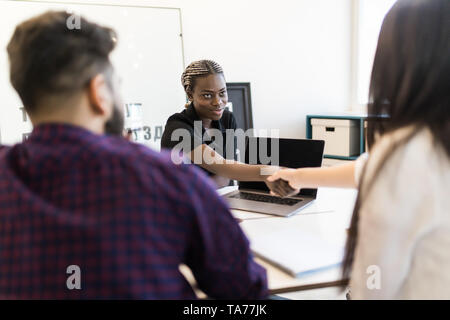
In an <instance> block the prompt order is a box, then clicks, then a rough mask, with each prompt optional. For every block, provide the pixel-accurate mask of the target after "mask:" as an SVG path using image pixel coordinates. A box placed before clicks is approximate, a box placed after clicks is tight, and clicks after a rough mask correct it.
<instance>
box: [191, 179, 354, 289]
mask: <svg viewBox="0 0 450 320" xmlns="http://www.w3.org/2000/svg"><path fill="white" fill-rule="evenodd" d="M236 188H237V187H225V188H222V189H219V190H218V193H219V194H220V195H223V194H226V193H228V192H231V191H233V190H234V189H236ZM356 193H357V192H356V190H353V189H335V188H319V191H318V193H317V199H316V200H315V201H314V203H313V204H311V205H310V206H308V207H306V208H305V209H303V210H302V211H300V212H299V213H298V214H296V215H294V216H291V217H288V218H285V217H278V216H272V215H267V214H260V213H254V212H246V211H241V210H232V214H233V216H234V217H236V218H237V219H239V220H241V221H242V222H241V223H240V225H241V227H242V229H243V230H244V233H245V234H246V235H247V237H248V238H249V240H250V244H251V242H252V237H254V236H255V230H258V229H259V230H264V228H271V227H274V226H276V227H277V228H283V227H285V226H286V227H289V228H295V229H296V230H297V229H298V231H299V232H301V230H305V231H306V230H307V231H308V232H309V233H311V232H313V233H314V234H315V235H317V236H320V237H321V238H322V239H324V240H326V241H329V242H331V243H340V244H344V243H345V239H346V230H347V228H348V227H349V225H350V220H351V215H352V212H353V206H354V203H355V199H356ZM282 245H283V244H282V243H280V246H282ZM296 254H301V252H296ZM255 260H256V261H257V262H258V263H259V264H261V265H262V266H263V267H265V268H266V270H267V276H268V282H269V289H270V291H271V292H272V293H282V292H293V291H299V290H307V289H312V288H316V287H323V286H325V285H324V284H327V285H331V284H337V283H339V281H340V280H341V270H340V268H333V269H329V270H326V271H321V272H318V273H313V274H311V275H307V276H303V277H300V278H296V277H294V276H292V275H290V274H288V273H286V272H284V271H283V270H281V269H280V268H278V267H276V266H275V265H273V264H271V263H269V262H266V261H265V260H262V259H260V258H255ZM183 268H185V267H183ZM184 272H186V273H189V271H187V270H185V269H183V273H184ZM191 276H192V275H188V276H187V277H191ZM200 296H201V295H200Z"/></svg>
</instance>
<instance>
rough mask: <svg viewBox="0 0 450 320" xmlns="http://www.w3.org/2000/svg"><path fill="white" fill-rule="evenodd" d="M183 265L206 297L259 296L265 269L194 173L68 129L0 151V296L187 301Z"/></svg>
mask: <svg viewBox="0 0 450 320" xmlns="http://www.w3.org/2000/svg"><path fill="white" fill-rule="evenodd" d="M180 264H186V265H187V266H189V267H190V269H191V270H192V272H193V274H194V276H195V278H196V280H197V282H198V285H199V287H200V289H202V290H203V291H204V292H205V293H206V294H207V295H208V296H210V297H212V298H219V299H221V298H226V299H243V298H249V299H255V298H265V297H266V296H267V281H266V273H265V270H264V269H263V268H262V267H261V266H259V265H257V264H256V263H255V262H254V261H253V258H252V256H251V253H250V252H249V244H248V240H247V239H246V237H245V235H244V234H243V232H242V230H241V229H240V227H239V225H238V224H237V222H236V221H235V219H234V218H233V217H232V215H231V214H230V212H229V210H228V207H227V205H226V204H225V202H224V201H223V200H222V199H221V198H220V197H219V196H218V195H217V194H216V192H215V191H214V188H213V186H212V184H211V183H210V182H209V181H208V180H207V177H206V176H205V175H204V174H203V173H202V172H200V170H198V169H196V168H195V167H194V166H192V165H183V164H182V165H175V164H173V163H172V161H171V159H170V155H169V154H166V153H157V152H154V151H152V150H150V149H148V148H146V147H144V146H141V145H138V144H134V143H130V142H128V141H126V140H125V139H121V138H116V137H110V136H100V135H96V134H93V133H91V132H89V131H87V130H84V129H82V128H79V127H75V126H70V125H64V124H45V125H40V126H37V127H36V128H35V129H34V130H33V132H32V134H31V136H30V137H29V139H28V140H27V141H26V142H24V143H21V144H17V145H15V146H12V147H1V148H0V296H1V297H2V298H12V299H15V298H20V299H70V298H74V299H78V298H86V299H99V298H101V299H116V298H120V299H193V298H195V294H194V292H193V290H192V288H191V286H190V285H189V283H188V282H187V281H186V280H185V278H184V277H183V275H182V274H181V273H180V271H179V265H180ZM69 266H76V267H78V268H79V271H80V272H78V273H77V272H72V269H70V268H69ZM74 276H76V277H78V278H76V279H78V280H79V284H80V285H81V287H80V288H79V289H78V288H77V287H76V288H73V286H68V283H72V282H71V281H72V280H73V279H75V278H73V277H74ZM74 283H76V281H74Z"/></svg>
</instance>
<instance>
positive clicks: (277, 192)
mask: <svg viewBox="0 0 450 320" xmlns="http://www.w3.org/2000/svg"><path fill="white" fill-rule="evenodd" d="M264 169H265V170H264ZM264 169H263V170H264V171H265V173H266V174H267V173H268V170H270V171H272V172H273V171H274V170H276V171H275V172H274V173H273V174H271V175H270V176H269V177H267V178H266V179H265V180H264V182H265V183H266V185H267V187H269V189H270V193H271V194H272V195H273V196H278V197H282V198H284V197H289V196H292V195H295V194H297V193H298V192H299V191H300V185H299V184H298V183H296V173H297V170H294V169H285V168H279V167H272V168H264ZM263 174H264V173H263ZM269 174H270V173H269Z"/></svg>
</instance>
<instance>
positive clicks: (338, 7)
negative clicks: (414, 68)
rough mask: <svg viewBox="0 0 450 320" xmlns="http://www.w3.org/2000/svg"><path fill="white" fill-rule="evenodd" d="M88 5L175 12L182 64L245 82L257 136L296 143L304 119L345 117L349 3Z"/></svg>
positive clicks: (132, 0) (158, 0) (126, 0)
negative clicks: (276, 132)
mask: <svg viewBox="0 0 450 320" xmlns="http://www.w3.org/2000/svg"><path fill="white" fill-rule="evenodd" d="M60 2H64V1H60ZM70 2H86V1H80V0H71V1H70ZM89 2H96V3H109V4H121V5H124V4H126V5H149V6H164V7H178V8H181V10H182V19H183V21H182V22H183V34H184V48H185V62H186V64H187V63H189V62H191V61H193V60H197V59H203V58H209V59H214V60H216V61H218V62H219V63H221V64H222V66H223V67H224V69H225V73H226V78H227V81H229V82H251V86H252V103H253V116H254V125H255V128H256V129H269V130H270V129H280V130H281V131H280V135H281V137H297V138H302V137H305V116H306V114H310V113H320V112H341V111H345V110H347V109H349V105H350V87H349V86H350V36H351V30H350V24H351V10H350V0H278V1H274V0H227V1H220V0H95V1H89ZM130 23H132V21H130ZM143 45H148V46H151V45H152V44H151V43H148V44H143ZM181 108H182V106H180V109H181Z"/></svg>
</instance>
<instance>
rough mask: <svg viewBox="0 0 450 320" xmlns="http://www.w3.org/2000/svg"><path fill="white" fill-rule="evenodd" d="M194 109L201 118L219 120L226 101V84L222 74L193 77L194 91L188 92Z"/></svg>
mask: <svg viewBox="0 0 450 320" xmlns="http://www.w3.org/2000/svg"><path fill="white" fill-rule="evenodd" d="M189 100H191V101H193V102H194V107H195V111H196V112H197V114H198V116H199V117H200V119H202V120H220V118H222V114H223V110H224V109H225V105H226V104H227V102H228V94H227V86H226V83H225V78H224V77H223V75H222V74H210V75H208V76H204V77H199V78H196V79H195V86H194V92H192V93H191V94H189Z"/></svg>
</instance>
